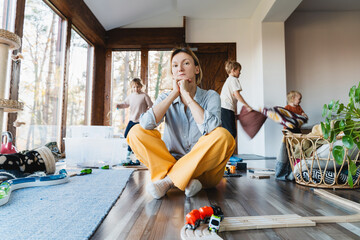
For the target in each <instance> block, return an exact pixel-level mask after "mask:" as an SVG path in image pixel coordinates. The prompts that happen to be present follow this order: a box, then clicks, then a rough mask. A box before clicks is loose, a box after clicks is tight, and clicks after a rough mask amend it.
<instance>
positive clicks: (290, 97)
mask: <svg viewBox="0 0 360 240" xmlns="http://www.w3.org/2000/svg"><path fill="white" fill-rule="evenodd" d="M296 95H299V96H300V97H302V95H301V93H300V92H298V91H290V92H289V93H288V94H287V96H286V100H287V102H288V103H292V102H293V101H294V98H295V96H296Z"/></svg>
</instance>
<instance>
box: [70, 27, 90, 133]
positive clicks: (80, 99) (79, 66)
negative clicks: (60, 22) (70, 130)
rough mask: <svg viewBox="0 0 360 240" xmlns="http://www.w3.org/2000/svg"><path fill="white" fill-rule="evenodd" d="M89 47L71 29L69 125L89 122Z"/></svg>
mask: <svg viewBox="0 0 360 240" xmlns="http://www.w3.org/2000/svg"><path fill="white" fill-rule="evenodd" d="M89 48H90V45H89V44H88V43H87V42H86V41H85V40H84V39H83V38H82V37H81V36H80V35H79V34H78V33H77V32H75V31H74V30H71V46H70V64H69V78H68V83H69V84H68V106H67V120H66V124H67V126H71V125H87V124H88V123H87V122H86V105H85V104H86V97H87V95H86V93H87V79H88V72H87V65H88V50H89Z"/></svg>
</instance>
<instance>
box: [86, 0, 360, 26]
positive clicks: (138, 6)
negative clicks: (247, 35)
mask: <svg viewBox="0 0 360 240" xmlns="http://www.w3.org/2000/svg"><path fill="white" fill-rule="evenodd" d="M282 1H283V2H284V0H282ZM287 1H299V0H287ZM84 2H85V4H86V5H87V6H88V7H89V8H90V10H91V11H92V12H93V13H94V15H95V16H96V18H97V19H98V20H99V22H100V23H101V24H102V25H103V27H104V28H105V30H110V29H113V28H118V27H182V24H183V16H186V18H187V19H244V18H251V17H252V15H253V13H254V12H255V10H256V8H257V6H258V5H259V4H260V2H261V0H131V1H129V0H84ZM280 2H281V1H280ZM296 10H297V11H354V10H355V11H360V0H303V1H302V2H301V3H300V5H299V6H298V8H297V9H296Z"/></svg>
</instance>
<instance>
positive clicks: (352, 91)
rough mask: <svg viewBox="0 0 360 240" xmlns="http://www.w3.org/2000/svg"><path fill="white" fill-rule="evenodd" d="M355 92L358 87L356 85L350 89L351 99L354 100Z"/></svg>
mask: <svg viewBox="0 0 360 240" xmlns="http://www.w3.org/2000/svg"><path fill="white" fill-rule="evenodd" d="M355 91H356V86H355V85H354V86H352V87H351V88H350V91H349V97H350V98H352V99H354V95H355Z"/></svg>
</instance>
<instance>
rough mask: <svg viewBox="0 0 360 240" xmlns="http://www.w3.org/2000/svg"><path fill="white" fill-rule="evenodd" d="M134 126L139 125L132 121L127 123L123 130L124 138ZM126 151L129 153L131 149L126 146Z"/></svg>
mask: <svg viewBox="0 0 360 240" xmlns="http://www.w3.org/2000/svg"><path fill="white" fill-rule="evenodd" d="M136 124H139V123H138V122H133V121H129V123H128V125H127V126H126V129H125V133H124V137H125V138H126V137H127V135H128V133H129V131H130V129H131V128H132V127H133V126H135V125H136ZM128 151H129V152H131V151H132V150H131V148H130V146H128Z"/></svg>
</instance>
